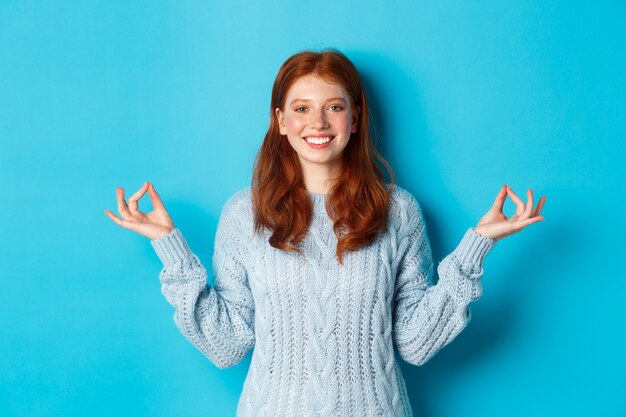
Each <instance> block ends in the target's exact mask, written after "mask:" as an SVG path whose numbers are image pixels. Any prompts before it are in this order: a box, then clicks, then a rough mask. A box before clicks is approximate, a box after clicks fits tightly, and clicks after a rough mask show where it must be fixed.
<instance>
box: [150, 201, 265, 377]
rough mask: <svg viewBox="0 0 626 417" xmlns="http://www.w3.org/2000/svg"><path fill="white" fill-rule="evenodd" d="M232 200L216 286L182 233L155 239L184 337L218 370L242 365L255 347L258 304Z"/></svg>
mask: <svg viewBox="0 0 626 417" xmlns="http://www.w3.org/2000/svg"><path fill="white" fill-rule="evenodd" d="M238 226H239V221H238V219H237V217H236V215H235V212H234V202H233V199H232V198H231V199H230V200H229V201H228V202H227V203H226V205H225V206H224V209H223V210H222V214H221V215H220V219H219V222H218V226H217V231H216V234H215V250H214V255H213V272H214V276H215V286H214V287H212V286H210V285H207V271H206V270H205V268H204V267H203V266H202V264H201V262H200V260H199V259H198V257H197V256H196V255H195V254H193V253H192V252H191V250H190V249H189V246H188V245H187V242H186V240H185V238H184V237H183V234H182V232H181V231H180V229H178V228H176V229H174V230H172V231H171V232H170V233H169V234H167V235H165V236H162V237H160V238H158V239H155V240H153V241H151V243H152V246H153V248H154V250H155V251H156V254H157V255H158V257H159V259H160V260H161V262H162V263H163V269H162V271H161V273H160V274H159V278H160V281H161V292H162V293H163V295H164V296H165V298H166V299H167V301H168V302H169V303H170V304H171V305H172V306H173V307H174V308H175V312H174V322H175V323H176V325H177V327H178V328H179V329H180V331H181V332H182V333H183V335H184V336H185V337H186V338H187V339H188V340H189V341H190V342H191V343H192V344H193V345H194V346H196V347H197V348H198V349H199V350H200V351H201V352H202V353H203V354H204V355H205V356H206V357H207V358H208V359H209V360H210V361H211V362H213V364H215V365H216V366H217V367H218V368H227V367H230V366H233V365H235V364H237V363H239V362H240V361H241V359H242V358H243V357H244V356H245V354H246V353H247V351H248V350H249V349H250V348H251V347H252V346H253V345H254V303H253V298H252V294H251V291H250V288H249V286H248V280H247V274H246V270H245V268H244V264H243V263H242V259H243V257H244V256H245V253H244V250H245V245H244V244H243V243H244V242H242V239H243V234H242V233H241V231H240V230H239V227H238Z"/></svg>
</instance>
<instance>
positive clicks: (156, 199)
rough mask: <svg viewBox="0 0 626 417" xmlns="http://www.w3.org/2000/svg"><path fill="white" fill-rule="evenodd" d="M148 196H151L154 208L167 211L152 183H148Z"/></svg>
mask: <svg viewBox="0 0 626 417" xmlns="http://www.w3.org/2000/svg"><path fill="white" fill-rule="evenodd" d="M148 194H149V195H150V200H151V201H152V207H154V208H155V210H156V209H161V210H165V206H164V205H163V202H162V201H161V197H159V194H158V193H157V192H156V190H155V189H154V186H153V185H152V183H151V182H149V183H148Z"/></svg>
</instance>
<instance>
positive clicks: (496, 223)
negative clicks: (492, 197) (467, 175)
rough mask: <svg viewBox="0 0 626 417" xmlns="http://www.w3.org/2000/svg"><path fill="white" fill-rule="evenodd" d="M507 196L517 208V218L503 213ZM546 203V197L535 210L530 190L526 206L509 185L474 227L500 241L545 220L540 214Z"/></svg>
mask: <svg viewBox="0 0 626 417" xmlns="http://www.w3.org/2000/svg"><path fill="white" fill-rule="evenodd" d="M507 194H508V195H509V196H510V197H511V199H512V200H513V202H514V203H515V205H516V206H517V210H516V211H515V216H513V217H511V218H508V217H506V216H505V215H504V213H503V212H502V207H503V206H504V201H505V200H506V196H507ZM545 202H546V197H545V196H543V197H541V199H539V203H537V207H536V208H535V209H534V210H533V190H532V189H531V190H528V203H526V204H524V202H523V201H522V200H521V199H520V198H519V197H518V196H516V195H515V193H514V192H513V190H511V187H509V186H508V185H507V186H502V188H501V189H500V192H499V193H498V196H497V197H496V201H495V202H494V203H493V206H491V208H490V209H489V211H488V212H487V214H485V215H484V216H483V217H482V218H481V219H480V220H479V221H478V225H477V226H476V227H474V231H475V232H477V233H479V234H481V235H483V236H487V237H489V238H491V239H494V240H500V239H502V238H504V237H507V236H510V235H512V234H514V233H518V232H519V231H521V230H522V229H523V228H524V227H526V226H528V225H529V224H532V223H536V222H540V221H542V220H543V219H544V217H543V216H540V215H539V214H540V213H541V209H542V208H543V205H544V203H545Z"/></svg>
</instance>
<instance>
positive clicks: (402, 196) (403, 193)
mask: <svg viewBox="0 0 626 417" xmlns="http://www.w3.org/2000/svg"><path fill="white" fill-rule="evenodd" d="M421 209H422V208H421V206H420V204H419V202H418V201H417V199H416V198H415V197H414V196H413V194H411V193H410V192H409V191H408V190H406V189H405V188H403V187H400V186H399V185H397V184H396V185H394V187H393V190H392V192H391V196H390V200H389V212H390V213H389V214H390V216H413V215H415V214H419V213H418V212H421Z"/></svg>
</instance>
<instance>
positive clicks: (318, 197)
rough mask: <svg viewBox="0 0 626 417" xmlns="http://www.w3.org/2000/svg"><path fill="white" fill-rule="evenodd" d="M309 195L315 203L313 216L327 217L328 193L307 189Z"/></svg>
mask: <svg viewBox="0 0 626 417" xmlns="http://www.w3.org/2000/svg"><path fill="white" fill-rule="evenodd" d="M307 193H308V194H309V197H310V198H311V202H312V203H313V216H314V217H321V218H325V217H327V214H326V197H327V195H328V194H318V193H312V192H311V191H308V190H307Z"/></svg>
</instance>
